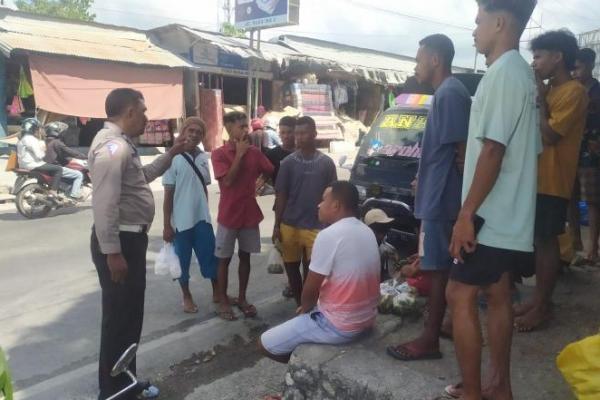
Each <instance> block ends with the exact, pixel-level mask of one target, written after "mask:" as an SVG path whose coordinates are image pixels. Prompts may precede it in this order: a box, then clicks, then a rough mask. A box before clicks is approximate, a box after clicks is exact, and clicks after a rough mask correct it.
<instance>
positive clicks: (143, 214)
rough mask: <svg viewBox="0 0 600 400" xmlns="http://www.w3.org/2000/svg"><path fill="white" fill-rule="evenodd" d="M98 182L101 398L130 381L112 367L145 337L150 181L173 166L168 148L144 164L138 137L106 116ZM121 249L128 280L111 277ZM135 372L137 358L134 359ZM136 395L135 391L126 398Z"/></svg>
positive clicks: (93, 153)
mask: <svg viewBox="0 0 600 400" xmlns="http://www.w3.org/2000/svg"><path fill="white" fill-rule="evenodd" d="M88 158H89V167H90V172H91V178H92V184H93V198H92V207H93V212H94V229H93V230H92V239H91V251H92V259H93V261H94V264H95V265H96V269H97V271H98V277H99V279H100V286H101V287H102V337H101V340H100V362H99V385H100V397H99V398H100V399H105V398H106V397H109V396H110V395H112V394H114V393H116V392H118V391H119V390H120V389H122V388H123V387H125V386H127V384H128V378H127V377H125V376H119V377H116V378H113V377H111V376H110V371H111V369H112V367H113V365H114V363H115V362H116V361H117V360H118V359H119V357H120V355H121V354H122V353H123V352H124V351H125V350H126V349H127V348H128V347H129V346H130V345H131V344H133V343H139V341H140V336H141V332H142V322H143V319H144V291H145V288H146V250H147V248H148V235H147V232H148V229H149V228H150V224H152V220H153V219H154V197H153V196H152V191H151V190H150V187H149V186H148V183H149V182H151V181H153V180H154V179H156V178H157V177H159V176H160V175H162V174H163V173H164V172H165V171H166V170H167V169H168V168H169V166H170V164H171V158H170V157H169V156H168V155H167V154H165V155H163V156H160V157H159V158H157V159H156V160H155V161H154V162H153V163H152V164H149V165H146V166H142V164H141V161H140V157H139V155H138V153H137V150H136V148H135V146H134V145H133V143H132V142H131V141H130V140H129V138H127V137H126V136H125V135H123V134H122V131H121V128H119V127H118V126H117V125H116V124H113V123H111V122H106V123H105V125H104V129H102V130H101V131H100V132H98V134H97V135H96V137H95V138H94V141H93V143H92V146H91V147H90V152H89V154H88ZM116 253H121V254H122V255H123V257H124V258H125V260H126V261H127V266H128V271H127V279H126V281H125V283H124V284H118V283H115V282H113V281H112V280H111V276H110V270H109V268H108V263H107V254H116ZM132 368H133V369H132V371H133V372H134V373H135V360H134V361H133V363H132ZM129 398H131V399H133V398H135V396H134V394H129V397H123V399H125V400H127V399H129Z"/></svg>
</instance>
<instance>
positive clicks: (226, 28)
mask: <svg viewBox="0 0 600 400" xmlns="http://www.w3.org/2000/svg"><path fill="white" fill-rule="evenodd" d="M221 33H222V34H223V35H225V36H231V37H236V38H245V37H246V31H245V30H243V29H238V28H236V27H235V25H233V24H232V23H231V22H223V24H222V25H221Z"/></svg>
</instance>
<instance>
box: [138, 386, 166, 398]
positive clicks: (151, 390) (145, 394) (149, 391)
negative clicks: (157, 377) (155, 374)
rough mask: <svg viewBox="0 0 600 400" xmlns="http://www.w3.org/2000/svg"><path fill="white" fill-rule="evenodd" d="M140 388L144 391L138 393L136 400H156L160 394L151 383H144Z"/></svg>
mask: <svg viewBox="0 0 600 400" xmlns="http://www.w3.org/2000/svg"><path fill="white" fill-rule="evenodd" d="M142 387H143V388H144V389H142V391H141V392H139V393H138V395H137V398H138V399H156V398H157V397H158V395H159V394H160V390H158V388H157V387H156V386H154V385H152V384H151V383H146V384H145V385H142Z"/></svg>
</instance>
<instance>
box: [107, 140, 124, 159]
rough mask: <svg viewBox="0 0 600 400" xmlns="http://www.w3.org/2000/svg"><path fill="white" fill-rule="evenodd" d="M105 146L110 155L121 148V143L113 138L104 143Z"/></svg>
mask: <svg viewBox="0 0 600 400" xmlns="http://www.w3.org/2000/svg"><path fill="white" fill-rule="evenodd" d="M106 148H107V149H108V154H110V156H111V157H112V156H114V155H115V154H117V152H118V151H119V149H120V148H121V143H119V142H117V141H116V140H113V141H110V142H108V143H107V144H106Z"/></svg>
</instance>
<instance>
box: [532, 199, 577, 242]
mask: <svg viewBox="0 0 600 400" xmlns="http://www.w3.org/2000/svg"><path fill="white" fill-rule="evenodd" d="M568 208H569V200H567V199H563V198H562V197H557V196H549V195H546V194H538V195H537V203H536V210H535V234H534V236H535V238H536V239H550V238H554V237H558V236H560V235H562V234H563V233H565V224H566V223H567V209H568Z"/></svg>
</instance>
